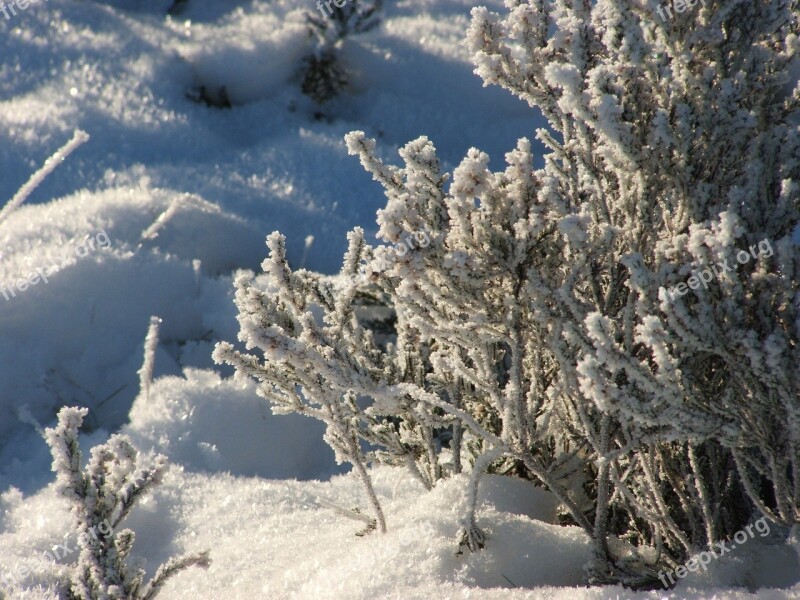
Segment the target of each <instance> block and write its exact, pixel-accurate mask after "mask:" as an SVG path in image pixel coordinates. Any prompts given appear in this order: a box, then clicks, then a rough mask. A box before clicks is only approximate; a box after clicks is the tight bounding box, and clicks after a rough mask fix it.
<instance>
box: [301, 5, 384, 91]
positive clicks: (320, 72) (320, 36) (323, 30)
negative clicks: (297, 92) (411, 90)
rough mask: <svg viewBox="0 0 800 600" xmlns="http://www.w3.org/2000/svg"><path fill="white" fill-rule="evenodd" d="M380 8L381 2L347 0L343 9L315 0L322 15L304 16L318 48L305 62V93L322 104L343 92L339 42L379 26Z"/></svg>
mask: <svg viewBox="0 0 800 600" xmlns="http://www.w3.org/2000/svg"><path fill="white" fill-rule="evenodd" d="M336 1H337V2H339V1H340V0H336ZM381 7H382V0H371V1H365V0H346V1H345V2H344V3H343V4H342V6H338V5H337V4H336V3H333V2H332V0H325V1H324V2H323V0H317V9H318V10H319V12H320V14H321V16H319V17H318V16H314V15H311V14H306V21H307V22H308V25H309V30H310V33H311V35H313V36H314V37H315V38H316V41H317V47H316V49H315V51H314V53H313V54H311V55H309V56H307V57H306V59H305V62H306V65H305V72H304V75H303V83H302V90H303V93H304V94H306V95H307V96H310V97H311V98H312V99H313V100H314V101H316V102H318V103H319V104H323V103H325V102H327V101H328V100H332V99H333V98H335V97H336V96H338V95H339V93H340V92H342V91H343V90H344V89H345V87H346V86H347V83H348V77H347V72H346V71H345V68H344V66H343V65H342V63H341V61H340V59H339V50H340V49H341V46H342V43H343V42H344V40H345V38H347V37H348V36H350V35H353V34H358V33H366V32H367V31H369V30H371V29H374V28H375V27H377V26H378V25H379V24H380V17H379V16H378V14H377V13H378V12H379V11H380V9H381Z"/></svg>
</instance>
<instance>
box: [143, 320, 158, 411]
mask: <svg viewBox="0 0 800 600" xmlns="http://www.w3.org/2000/svg"><path fill="white" fill-rule="evenodd" d="M160 325H161V319H160V318H159V317H150V326H149V327H148V328H147V336H146V337H145V338H144V361H143V362H142V368H141V369H139V389H140V391H143V392H144V397H145V400H148V401H149V400H150V385H151V384H152V383H153V367H154V366H155V362H156V350H157V349H158V330H159V326H160Z"/></svg>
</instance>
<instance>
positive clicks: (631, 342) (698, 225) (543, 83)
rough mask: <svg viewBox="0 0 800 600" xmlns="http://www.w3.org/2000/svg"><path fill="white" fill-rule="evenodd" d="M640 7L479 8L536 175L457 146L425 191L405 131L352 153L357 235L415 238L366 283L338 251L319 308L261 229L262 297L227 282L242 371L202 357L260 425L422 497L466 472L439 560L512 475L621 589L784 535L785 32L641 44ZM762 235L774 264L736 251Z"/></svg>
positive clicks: (664, 35)
mask: <svg viewBox="0 0 800 600" xmlns="http://www.w3.org/2000/svg"><path fill="white" fill-rule="evenodd" d="M654 7H655V3H654V2H650V3H642V4H636V5H634V4H633V3H629V2H626V1H622V0H599V1H598V2H596V3H591V2H588V1H585V2H581V1H578V2H568V1H564V0H553V1H550V2H548V1H545V0H532V1H531V2H528V3H524V2H518V1H516V0H512V1H509V2H508V3H507V8H508V14H507V15H506V16H505V17H500V16H498V15H496V14H492V13H489V12H488V11H487V10H485V9H475V11H474V12H473V22H472V26H471V28H470V31H469V35H468V42H469V45H470V47H471V49H472V51H473V52H474V54H475V57H476V63H477V72H478V74H479V75H481V76H482V77H483V79H484V81H485V82H486V83H497V84H499V85H502V86H503V87H506V88H507V89H509V90H510V91H512V92H513V93H515V94H517V95H518V96H520V97H521V98H523V99H525V100H527V101H528V102H529V103H530V104H531V105H532V106H534V107H536V108H538V109H539V110H540V111H541V112H542V113H543V114H544V116H545V117H546V118H547V119H548V121H549V124H550V129H548V130H545V129H542V130H539V131H538V132H537V136H538V138H539V139H540V140H541V141H542V142H543V143H544V145H545V146H546V147H547V148H548V152H547V154H546V155H545V166H544V168H542V169H540V170H535V169H534V168H533V156H532V154H531V148H530V144H529V142H528V141H527V140H526V139H521V140H520V141H519V143H518V145H517V148H516V149H515V150H514V151H512V152H510V153H509V154H508V155H507V156H506V162H507V165H508V166H507V168H506V169H505V170H504V171H501V172H492V171H490V170H489V168H488V162H489V158H488V156H486V155H485V154H483V153H481V152H479V151H478V150H475V149H473V150H471V151H470V152H469V154H468V156H467V157H466V158H465V159H464V161H463V162H462V164H461V165H460V166H459V167H458V168H456V169H455V170H454V172H453V173H452V182H450V183H449V186H448V185H446V184H447V183H448V180H449V179H450V178H451V176H450V175H449V174H445V173H442V172H441V169H440V166H439V162H438V159H437V157H436V153H435V149H434V147H433V145H432V144H431V143H430V141H428V140H427V139H426V138H424V137H423V138H419V139H417V140H415V141H413V142H411V143H409V144H407V145H406V146H405V147H404V148H403V149H402V150H401V152H400V154H401V157H402V159H403V161H404V163H405V164H404V167H403V168H397V167H393V166H389V165H385V164H384V163H382V162H381V161H380V160H379V159H378V158H377V157H376V154H375V143H374V141H372V140H368V139H366V138H365V136H364V135H363V134H362V133H360V132H354V133H352V134H350V135H349V136H348V137H347V138H346V140H347V144H348V148H349V150H350V152H351V153H354V154H357V155H358V156H359V157H360V159H361V162H362V164H363V165H364V167H365V168H366V169H367V170H368V171H369V172H370V173H372V175H373V177H374V178H375V179H376V180H377V181H378V182H379V183H380V184H381V185H382V186H383V187H384V188H385V191H386V195H387V198H388V202H387V206H386V208H385V209H384V210H382V211H380V212H379V215H378V222H379V225H380V229H379V236H380V237H381V238H382V239H383V240H384V242H386V243H388V244H391V243H396V242H397V241H398V240H399V239H400V238H401V236H402V235H403V234H404V233H405V232H410V231H418V232H424V234H425V235H426V236H427V237H428V238H429V239H430V240H431V243H430V245H429V246H428V247H425V248H415V249H413V250H412V251H410V252H408V253H406V254H405V255H404V256H402V257H398V258H397V259H395V260H393V261H391V266H390V268H389V269H386V270H383V266H384V262H385V261H384V260H383V257H384V255H385V254H386V252H387V251H388V250H387V247H386V246H382V247H378V248H371V247H369V246H367V245H366V244H365V243H364V241H363V239H362V235H361V232H360V230H356V231H355V232H353V233H352V234H351V235H350V248H349V251H348V254H347V255H346V257H345V266H344V268H343V270H342V274H341V275H342V277H340V278H339V280H338V281H339V283H338V285H339V288H335V287H334V284H333V283H330V282H323V281H322V279H321V278H319V277H318V276H315V275H313V274H310V273H306V272H304V271H300V272H297V273H291V272H290V270H289V269H288V266H287V265H286V263H285V256H284V254H285V253H284V250H283V242H282V238H280V237H279V236H277V235H276V234H273V236H272V237H271V238H270V247H271V250H272V256H271V258H270V259H268V261H266V262H265V270H266V271H267V272H268V273H269V274H270V276H271V282H272V284H273V285H274V286H275V287H276V288H277V294H275V295H273V294H271V293H265V292H262V291H260V290H256V289H255V288H254V287H253V286H252V284H251V282H250V281H249V280H248V279H246V278H243V279H240V280H239V281H237V288H238V292H237V304H238V305H239V309H240V317H239V318H240V323H241V325H242V333H241V339H242V340H243V341H245V342H246V343H247V344H248V347H249V348H259V349H260V350H261V351H263V358H262V357H261V356H257V355H251V354H241V353H237V352H236V351H234V350H233V348H232V347H230V346H228V345H225V346H222V347H220V349H218V351H217V355H216V356H217V359H218V360H223V361H226V362H228V363H231V364H234V365H235V366H236V367H237V370H238V371H239V372H240V373H242V374H245V375H249V376H253V377H255V378H257V379H258V380H259V381H260V382H261V389H262V393H263V395H264V396H265V397H267V398H269V399H270V400H272V401H273V402H275V403H277V404H278V405H279V406H282V407H283V409H284V410H292V411H296V412H300V413H303V412H305V413H307V414H308V413H309V412H311V413H313V414H314V415H315V416H318V417H319V418H323V419H326V420H327V421H328V422H329V431H333V432H334V433H335V432H338V431H342V430H344V431H348V432H350V435H351V438H350V439H352V440H353V442H352V444H351V455H352V456H357V458H358V460H361V461H362V462H364V461H367V460H378V461H383V462H388V463H390V464H405V465H407V466H408V467H410V468H412V471H415V472H416V473H417V474H418V476H421V478H422V479H423V480H424V481H425V482H426V484H427V485H429V486H430V485H434V484H435V483H436V481H437V480H438V479H439V478H441V477H445V476H447V475H448V474H449V473H455V472H459V471H461V470H462V469H463V468H464V466H465V463H469V464H468V465H467V467H468V468H469V469H470V470H471V478H470V485H469V489H468V491H467V497H468V499H469V502H468V503H467V511H466V514H465V515H464V528H463V531H462V539H461V545H462V546H463V547H465V548H469V549H470V550H476V549H478V548H480V547H481V546H482V545H484V544H485V542H486V536H485V534H484V533H483V532H482V531H481V530H480V529H479V528H478V527H477V525H476V521H475V498H476V488H477V485H478V482H479V480H480V477H481V474H482V473H483V472H485V471H486V470H488V469H492V470H496V471H498V472H509V473H515V474H518V475H520V476H523V477H527V478H529V479H532V480H534V481H538V482H540V483H541V484H543V485H545V486H546V487H548V488H549V489H550V490H552V491H553V492H554V493H555V494H556V495H557V496H558V497H559V498H560V500H561V502H562V505H563V509H564V519H565V521H566V522H571V523H574V524H577V525H579V526H581V527H582V528H583V529H584V530H585V531H586V532H587V534H588V535H589V536H590V537H591V538H592V540H593V542H594V545H595V558H594V560H593V561H592V562H591V564H590V565H587V567H588V568H587V576H588V578H589V580H590V581H592V582H603V581H622V582H624V583H626V584H627V585H631V586H647V585H656V586H657V585H658V582H657V577H656V573H657V571H658V570H660V569H661V568H665V567H666V568H675V567H677V566H678V565H679V564H680V563H682V562H684V560H685V559H686V558H687V557H688V556H690V555H691V554H693V553H695V552H697V551H698V550H700V549H703V548H711V547H712V545H713V543H714V542H716V541H723V540H726V539H729V538H730V536H731V535H733V534H734V533H735V532H737V531H738V530H740V529H741V528H742V526H743V525H745V524H747V523H748V522H751V521H752V520H754V519H755V518H757V515H760V514H763V515H764V516H766V517H767V518H768V519H770V520H772V521H774V522H775V523H778V524H780V525H783V526H794V527H796V526H797V523H798V522H800V493H799V492H800V452H799V450H800V448H799V444H800V389H798V385H800V384H798V381H800V378H799V376H800V355H799V353H800V345H798V342H800V339H798V338H799V337H800V314H798V311H800V290H799V289H798V285H797V281H798V280H800V263H799V262H798V259H799V258H800V256H798V247H797V246H796V245H795V244H794V243H792V241H791V235H792V231H793V230H795V228H797V226H798V224H799V223H800V218H798V215H799V213H798V209H800V135H799V132H798V127H797V125H796V124H793V123H792V119H793V118H796V117H797V116H798V112H800V86H796V85H795V87H791V85H789V84H790V82H789V81H788V79H787V76H786V74H787V73H790V72H796V70H797V68H798V66H799V65H798V60H800V57H799V56H798V50H799V49H800V42H798V27H799V23H798V18H799V17H798V14H800V12H798V10H797V3H796V2H788V3H787V2H781V1H771V2H768V1H763V2H757V3H752V2H733V3H731V2H727V3H722V2H712V1H709V2H708V3H707V6H704V7H703V8H700V9H698V11H696V12H695V13H693V14H692V16H691V18H689V17H688V15H677V16H676V18H675V19H674V20H672V21H670V22H668V23H664V22H663V21H661V20H656V19H654V18H653V14H654V12H653V11H654ZM791 83H792V85H794V82H791ZM764 240H767V241H768V242H769V244H770V248H771V249H773V250H774V251H773V252H760V253H759V254H756V253H755V251H751V248H754V247H755V248H758V244H759V243H760V242H763V241H764ZM738 252H751V254H750V259H748V261H747V262H746V263H742V262H741V261H739V262H737V265H738V268H735V269H733V268H725V267H724V266H720V268H719V269H718V270H719V274H718V276H717V277H715V278H714V279H713V280H712V281H709V282H706V283H707V286H706V285H700V284H699V282H697V281H694V280H693V279H691V277H690V275H691V273H692V272H695V271H697V272H700V271H703V270H705V269H707V268H709V267H710V266H711V265H712V264H713V265H725V264H727V265H731V264H732V263H731V261H734V260H736V255H737V253H738ZM361 261H363V262H366V263H367V265H366V267H365V270H366V271H367V272H370V273H371V275H370V278H369V284H368V289H369V290H370V293H372V294H373V295H374V296H376V297H380V298H383V299H384V300H385V302H386V303H387V305H389V306H391V307H392V308H393V310H394V311H395V313H396V323H395V336H394V337H393V338H392V339H390V340H389V341H388V342H387V343H385V344H379V343H377V342H376V341H375V339H374V337H373V336H372V335H371V333H370V332H369V331H367V330H366V329H365V328H364V326H363V324H362V323H361V322H360V321H359V319H358V318H357V314H358V298H359V293H360V292H362V291H363V290H359V289H358V286H357V284H356V283H354V281H353V274H354V272H355V271H356V269H357V265H358V263H359V262H361ZM370 265H381V266H380V267H377V266H374V267H370ZM687 277H688V278H689V279H688V280H687ZM684 280H686V281H687V283H688V284H689V286H688V287H689V289H690V291H689V293H686V294H684V295H679V296H677V297H675V296H670V295H668V294H667V290H669V289H671V288H672V287H673V286H675V285H678V284H681V283H684ZM348 428H349V429H348ZM337 435H339V437H335V435H334V436H329V437H330V441H331V442H332V443H334V444H338V446H339V448H340V449H341V448H342V447H344V444H343V443H342V441H341V434H337ZM356 440H361V441H364V442H368V443H369V444H370V445H371V446H370V449H369V452H367V453H365V454H364V455H363V456H362V455H361V454H359V452H360V450H359V448H360V446H359V445H358V443H357V441H356ZM348 443H349V442H348ZM445 447H446V448H445ZM445 450H446V451H445ZM340 451H341V450H340ZM787 530H788V528H787ZM615 537H616V538H623V539H624V540H626V541H628V542H630V544H620V543H610V540H611V539H612V538H615Z"/></svg>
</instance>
